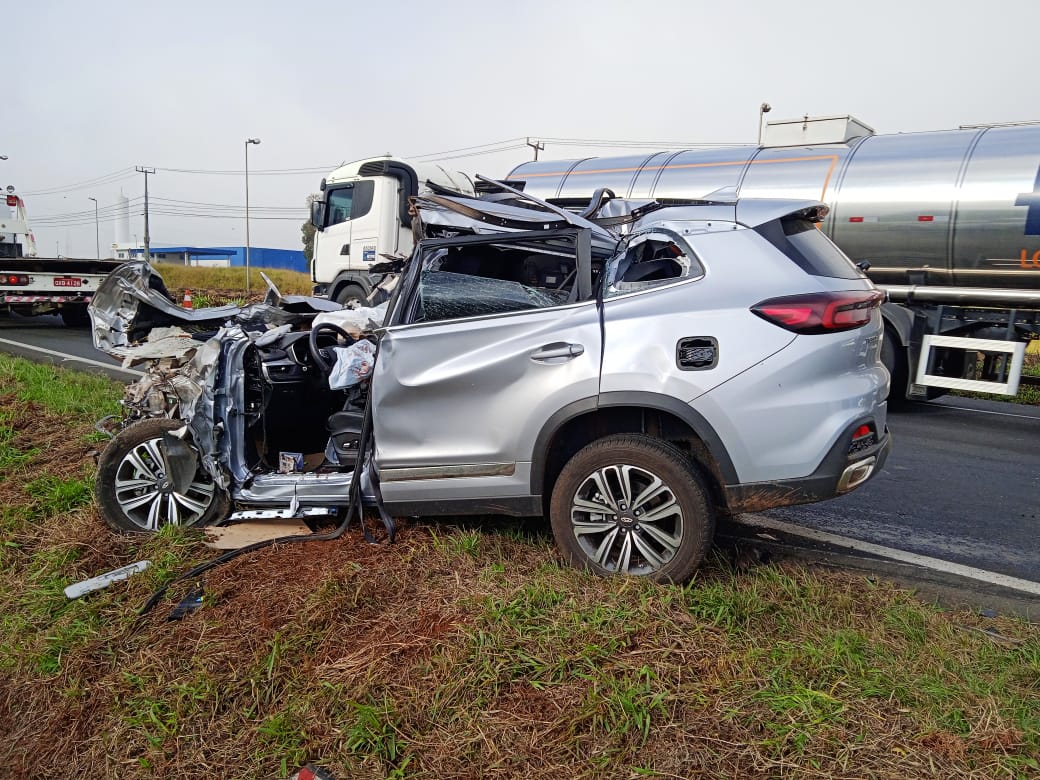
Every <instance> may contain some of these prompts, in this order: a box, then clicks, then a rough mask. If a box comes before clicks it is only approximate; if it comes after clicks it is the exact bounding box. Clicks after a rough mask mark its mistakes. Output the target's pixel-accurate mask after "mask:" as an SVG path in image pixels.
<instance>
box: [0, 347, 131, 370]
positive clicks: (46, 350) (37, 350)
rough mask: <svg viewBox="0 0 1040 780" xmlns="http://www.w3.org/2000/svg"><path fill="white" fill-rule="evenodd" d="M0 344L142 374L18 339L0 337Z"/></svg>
mask: <svg viewBox="0 0 1040 780" xmlns="http://www.w3.org/2000/svg"><path fill="white" fill-rule="evenodd" d="M0 344H10V345H11V346H12V347H18V348H19V349H31V350H33V351H34V352H42V353H43V354H44V355H50V356H51V357H57V358H61V360H62V362H63V363H65V362H69V363H85V364H86V365H88V366H97V367H98V368H104V369H108V370H110V371H113V370H114V371H121V372H123V373H124V374H133V375H134V376H144V372H143V371H136V370H134V369H132V368H123V367H122V366H118V365H116V364H114V363H102V362H101V361H100V360H91V359H90V358H84V357H77V356H76V355H69V354H68V353H66V352H57V351H55V350H53V349H45V348H44V347H35V346H33V345H31V344H23V343H22V342H20V341H10V340H8V339H0Z"/></svg>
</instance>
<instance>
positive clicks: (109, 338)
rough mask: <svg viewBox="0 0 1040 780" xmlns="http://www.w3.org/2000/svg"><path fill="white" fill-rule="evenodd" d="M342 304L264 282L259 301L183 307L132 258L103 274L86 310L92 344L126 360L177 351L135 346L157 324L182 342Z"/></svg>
mask: <svg viewBox="0 0 1040 780" xmlns="http://www.w3.org/2000/svg"><path fill="white" fill-rule="evenodd" d="M265 278H266V277H265ZM341 308H342V306H341V305H340V304H338V303H335V302H333V301H329V300H326V299H324V298H310V297H306V296H299V295H290V296H284V297H283V296H282V295H281V294H280V293H279V292H278V290H277V288H276V287H275V286H274V285H273V284H272V283H271V282H270V281H268V290H267V296H266V298H265V299H264V302H263V303H257V304H251V305H249V306H235V305H230V306H212V307H208V308H202V309H184V308H181V307H180V306H178V305H177V304H176V303H174V301H173V298H171V297H170V294H169V292H168V291H167V289H166V284H165V283H164V282H163V279H162V277H161V276H160V275H159V274H158V273H156V272H155V271H154V270H153V269H152V268H151V266H150V265H149V264H148V263H147V262H145V261H144V260H132V261H130V262H128V263H124V264H123V265H121V266H119V267H118V268H117V269H116V270H114V271H113V272H112V273H110V274H109V275H108V276H107V277H105V280H104V281H103V282H102V283H101V284H100V285H99V286H98V289H97V292H95V293H94V298H93V300H92V301H91V302H90V305H89V306H88V307H87V310H88V312H89V313H90V322H91V333H92V337H93V340H94V346H95V347H96V348H97V349H99V350H101V351H102V352H105V353H107V354H109V355H112V356H113V357H118V358H121V359H123V360H128V359H133V358H135V357H142V358H143V357H150V358H154V357H165V356H172V354H171V355H167V354H164V349H167V350H173V351H174V352H178V350H177V348H176V346H175V345H173V346H169V347H168V348H167V347H164V346H157V345H156V341H155V339H154V338H153V340H152V342H150V345H143V346H137V345H138V343H139V342H142V341H144V340H145V339H146V338H147V337H148V335H149V334H150V333H151V332H152V331H153V330H155V329H157V328H171V329H178V332H179V333H180V334H182V337H181V338H180V339H179V341H180V342H181V344H183V343H184V341H185V339H184V338H183V335H189V336H191V337H192V340H204V339H205V338H206V337H208V336H212V335H213V334H214V333H215V332H216V331H217V330H219V329H220V327H221V326H223V325H225V324H227V323H229V322H235V323H238V324H241V325H242V326H243V328H244V329H246V330H261V331H265V330H268V329H270V328H274V327H278V326H280V325H288V324H293V323H296V322H303V321H306V320H308V319H310V318H312V317H313V316H314V315H315V314H316V313H318V312H322V311H336V310H338V309H341ZM250 325H253V327H250ZM173 332H174V331H172V330H171V331H170V333H171V334H172V333H173ZM142 350H143V351H142ZM180 351H183V350H180ZM161 353H162V354H161Z"/></svg>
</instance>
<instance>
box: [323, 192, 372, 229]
mask: <svg viewBox="0 0 1040 780" xmlns="http://www.w3.org/2000/svg"><path fill="white" fill-rule="evenodd" d="M374 191H375V183H374V182H372V181H359V182H354V183H353V184H347V185H344V186H342V187H335V188H333V189H330V190H329V192H328V194H327V195H326V196H325V198H326V201H327V203H328V206H327V207H326V208H327V212H328V215H329V216H328V221H327V222H326V225H325V226H326V227H329V226H331V225H338V224H339V223H341V222H346V221H347V220H348V219H357V218H358V217H363V216H365V214H367V213H368V212H369V211H370V210H371V209H372V195H373V193H374Z"/></svg>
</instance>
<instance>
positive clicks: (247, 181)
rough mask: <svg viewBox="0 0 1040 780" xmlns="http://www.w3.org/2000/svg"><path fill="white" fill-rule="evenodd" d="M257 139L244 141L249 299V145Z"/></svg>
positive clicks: (248, 290) (247, 286)
mask: <svg viewBox="0 0 1040 780" xmlns="http://www.w3.org/2000/svg"><path fill="white" fill-rule="evenodd" d="M259 143H260V139H259V138H247V139H246V297H249V292H250V288H249V145H250V144H259Z"/></svg>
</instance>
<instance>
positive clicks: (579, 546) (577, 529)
mask: <svg viewBox="0 0 1040 780" xmlns="http://www.w3.org/2000/svg"><path fill="white" fill-rule="evenodd" d="M626 497H627V498H628V499H629V500H625V499H626ZM549 515H550V520H551V523H552V529H553V536H554V537H555V539H556V544H557V547H558V548H559V550H560V552H561V553H562V554H563V556H564V558H565V559H566V560H567V561H568V562H569V563H570V564H571V565H573V566H577V567H580V568H585V569H588V570H590V571H592V572H595V573H596V574H600V575H610V574H629V575H635V576H642V577H647V578H648V579H651V580H654V581H655V582H685V581H686V580H688V579H689V578H690V577H691V576H693V573H694V572H695V571H696V570H697V567H698V566H700V564H701V562H702V561H703V560H704V556H705V555H707V553H708V550H709V549H710V547H711V543H712V538H713V537H714V534H715V515H716V511H715V507H714V505H713V504H712V502H711V500H710V498H709V494H708V490H707V488H706V487H705V484H704V480H703V479H702V477H701V476H700V474H699V473H698V471H697V468H696V466H695V465H694V464H693V462H692V461H691V460H690V458H689V457H688V456H687V455H686V454H685V453H684V452H683V451H682V450H680V449H678V448H677V447H675V446H673V445H671V444H669V443H668V442H665V441H662V440H660V439H656V438H654V437H652V436H645V435H642V434H621V435H616V436H607V437H605V438H603V439H599V440H597V441H595V442H593V443H591V444H589V445H588V446H586V447H585V448H584V449H582V450H580V451H579V452H578V453H577V454H575V455H574V456H573V457H572V458H571V459H570V460H569V461H568V462H567V464H566V465H565V466H564V467H563V470H562V471H561V472H560V475H559V477H558V478H557V480H556V484H555V486H554V487H553V491H552V500H551V502H550V510H549ZM650 515H653V519H652V520H648V517H649V516H650Z"/></svg>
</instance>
